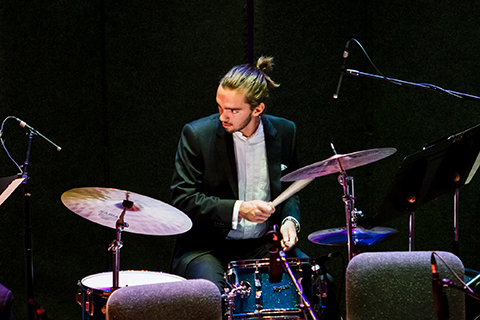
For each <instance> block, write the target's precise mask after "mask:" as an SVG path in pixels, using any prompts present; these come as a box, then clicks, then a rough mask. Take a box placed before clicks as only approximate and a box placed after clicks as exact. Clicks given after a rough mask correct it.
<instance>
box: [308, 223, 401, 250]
mask: <svg viewBox="0 0 480 320" xmlns="http://www.w3.org/2000/svg"><path fill="white" fill-rule="evenodd" d="M397 232H398V231H397V230H395V229H391V228H385V227H375V228H372V229H364V228H362V227H357V228H352V242H353V244H354V245H358V246H361V245H372V244H375V243H378V242H380V241H382V240H383V239H385V238H386V237H388V236H390V235H392V234H395V233H397ZM308 240H310V241H311V242H313V243H318V244H323V245H330V246H344V245H347V242H348V235H347V228H345V227H343V228H334V229H326V230H320V231H316V232H313V233H311V234H310V235H309V236H308Z"/></svg>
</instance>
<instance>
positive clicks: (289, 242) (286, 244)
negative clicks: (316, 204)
mask: <svg viewBox="0 0 480 320" xmlns="http://www.w3.org/2000/svg"><path fill="white" fill-rule="evenodd" d="M280 233H281V234H282V236H283V239H282V241H281V242H280V244H281V245H282V248H283V251H288V250H290V249H292V248H293V246H295V244H296V243H297V242H298V237H297V228H296V226H295V223H293V221H290V220H287V221H285V223H284V224H282V227H281V228H280Z"/></svg>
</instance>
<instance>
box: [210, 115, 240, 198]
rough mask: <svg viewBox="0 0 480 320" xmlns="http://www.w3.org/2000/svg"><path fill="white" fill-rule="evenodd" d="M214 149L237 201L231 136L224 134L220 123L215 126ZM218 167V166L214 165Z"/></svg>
mask: <svg viewBox="0 0 480 320" xmlns="http://www.w3.org/2000/svg"><path fill="white" fill-rule="evenodd" d="M215 149H216V151H217V152H218V155H219V157H220V162H221V166H223V168H224V170H225V174H226V176H227V178H228V182H229V184H230V187H231V188H232V191H233V193H234V195H235V197H236V198H237V199H238V175H237V165H236V161H235V150H234V145H233V137H232V135H231V134H229V133H226V132H225V129H223V127H222V125H221V122H220V121H219V122H218V126H217V139H215ZM214 165H219V166H220V164H214Z"/></svg>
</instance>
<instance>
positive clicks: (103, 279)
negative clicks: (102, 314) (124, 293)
mask: <svg viewBox="0 0 480 320" xmlns="http://www.w3.org/2000/svg"><path fill="white" fill-rule="evenodd" d="M174 281H186V279H185V278H182V277H180V276H177V275H174V274H169V273H164V272H154V271H133V270H132V271H120V272H119V275H118V283H119V287H126V286H139V285H144V284H154V283H163V282H174ZM81 283H82V285H83V286H85V287H87V288H91V289H94V290H99V291H110V289H111V287H112V285H113V273H112V272H102V273H97V274H93V275H90V276H87V277H85V278H83V279H82V281H81Z"/></svg>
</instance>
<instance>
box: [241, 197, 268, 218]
mask: <svg viewBox="0 0 480 320" xmlns="http://www.w3.org/2000/svg"><path fill="white" fill-rule="evenodd" d="M274 212H275V207H273V206H272V205H271V203H269V202H265V201H261V200H252V201H244V202H242V204H241V205H240V209H239V211H238V217H239V218H243V219H246V220H248V221H250V222H255V223H262V222H264V221H265V220H267V219H268V218H269V217H270V216H271V215H272V213H274Z"/></svg>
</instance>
